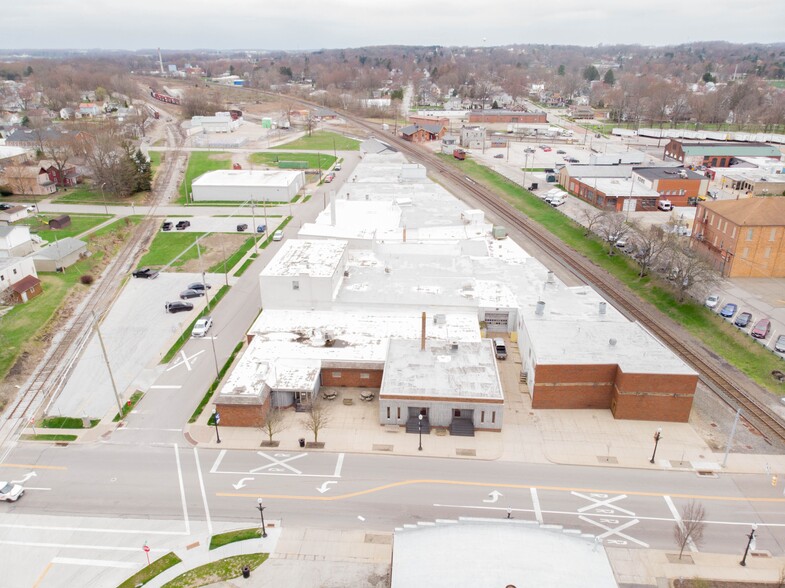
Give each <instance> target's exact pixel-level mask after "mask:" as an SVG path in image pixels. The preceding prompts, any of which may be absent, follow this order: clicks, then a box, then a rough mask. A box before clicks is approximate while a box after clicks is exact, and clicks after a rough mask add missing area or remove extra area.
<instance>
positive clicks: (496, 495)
mask: <svg viewBox="0 0 785 588" xmlns="http://www.w3.org/2000/svg"><path fill="white" fill-rule="evenodd" d="M499 496H504V494H502V493H501V492H499V491H498V490H494V491H493V492H491V493H490V494H488V498H485V499H484V500H483V502H497V501H498V500H499Z"/></svg>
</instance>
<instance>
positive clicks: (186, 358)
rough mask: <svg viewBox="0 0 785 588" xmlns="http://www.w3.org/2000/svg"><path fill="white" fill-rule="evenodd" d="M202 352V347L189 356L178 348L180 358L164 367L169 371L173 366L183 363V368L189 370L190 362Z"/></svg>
mask: <svg viewBox="0 0 785 588" xmlns="http://www.w3.org/2000/svg"><path fill="white" fill-rule="evenodd" d="M202 353H204V349H202V350H201V351H197V352H196V353H194V354H193V355H191V356H187V355H186V354H185V351H183V350H182V349H181V350H180V356H181V357H180V359H178V360H177V361H176V362H174V363H173V364H172V365H170V366H169V367H168V368H166V371H167V372H169V371H171V370H173V369H174V368H178V367H180V366H181V365H184V366H185V368H186V369H187V370H188V371H189V372H190V371H191V363H192V362H195V361H196V358H197V357H199V356H200V355H201V354H202Z"/></svg>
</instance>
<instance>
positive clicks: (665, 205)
mask: <svg viewBox="0 0 785 588" xmlns="http://www.w3.org/2000/svg"><path fill="white" fill-rule="evenodd" d="M657 208H659V209H660V210H665V211H668V210H673V204H671V201H670V200H660V201H659V202H657Z"/></svg>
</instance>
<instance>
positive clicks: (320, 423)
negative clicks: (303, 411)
mask: <svg viewBox="0 0 785 588" xmlns="http://www.w3.org/2000/svg"><path fill="white" fill-rule="evenodd" d="M329 422H330V413H329V411H328V410H327V408H325V407H324V405H323V404H321V403H320V402H319V401H318V400H314V403H313V405H312V406H311V410H310V412H309V413H308V415H307V416H306V417H305V419H304V420H303V426H304V427H305V428H306V429H307V430H309V431H310V432H311V433H313V441H314V443H318V442H319V431H321V430H322V429H323V428H324V427H326V426H327V424H328V423H329Z"/></svg>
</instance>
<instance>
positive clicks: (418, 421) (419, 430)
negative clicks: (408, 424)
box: [417, 413, 422, 451]
mask: <svg viewBox="0 0 785 588" xmlns="http://www.w3.org/2000/svg"><path fill="white" fill-rule="evenodd" d="M417 432H418V433H419V434H420V446H419V447H418V448H417V450H418V451H422V413H420V414H419V415H417Z"/></svg>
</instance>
